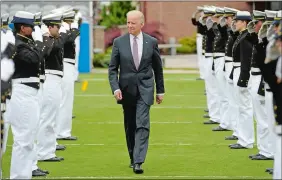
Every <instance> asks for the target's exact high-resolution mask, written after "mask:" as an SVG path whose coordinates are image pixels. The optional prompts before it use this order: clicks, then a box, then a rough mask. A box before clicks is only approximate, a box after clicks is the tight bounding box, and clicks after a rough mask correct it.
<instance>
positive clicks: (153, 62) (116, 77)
mask: <svg viewBox="0 0 282 180" xmlns="http://www.w3.org/2000/svg"><path fill="white" fill-rule="evenodd" d="M154 79H155V82H156V91H157V94H161V93H164V92H165V89H164V79H163V68H162V60H161V57H160V52H159V48H158V42H157V40H156V39H155V38H153V37H151V36H149V35H147V34H145V33H143V52H142V58H141V61H140V65H139V68H138V69H136V67H135V65H134V60H133V56H132V53H131V46H130V36H129V34H125V35H123V36H120V37H118V38H116V39H115V40H114V43H113V49H112V56H111V62H110V65H109V82H110V86H111V89H112V93H114V91H115V90H117V89H120V90H121V91H122V95H123V100H122V101H121V102H118V103H121V104H127V103H135V102H136V97H137V96H138V95H139V94H140V96H141V98H142V99H143V101H144V102H145V103H146V104H147V105H152V104H154Z"/></svg>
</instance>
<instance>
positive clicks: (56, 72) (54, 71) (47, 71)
mask: <svg viewBox="0 0 282 180" xmlns="http://www.w3.org/2000/svg"><path fill="white" fill-rule="evenodd" d="M45 74H54V75H59V76H64V73H63V71H58V70H53V69H45Z"/></svg>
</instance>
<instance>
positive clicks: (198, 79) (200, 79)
mask: <svg viewBox="0 0 282 180" xmlns="http://www.w3.org/2000/svg"><path fill="white" fill-rule="evenodd" d="M196 80H197V81H202V80H204V79H203V78H200V77H198V78H197V79H196Z"/></svg>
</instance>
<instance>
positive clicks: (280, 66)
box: [275, 56, 282, 79]
mask: <svg viewBox="0 0 282 180" xmlns="http://www.w3.org/2000/svg"><path fill="white" fill-rule="evenodd" d="M275 75H276V76H277V78H278V79H281V78H282V57H281V56H280V58H279V59H278V62H277V65H276V71H275Z"/></svg>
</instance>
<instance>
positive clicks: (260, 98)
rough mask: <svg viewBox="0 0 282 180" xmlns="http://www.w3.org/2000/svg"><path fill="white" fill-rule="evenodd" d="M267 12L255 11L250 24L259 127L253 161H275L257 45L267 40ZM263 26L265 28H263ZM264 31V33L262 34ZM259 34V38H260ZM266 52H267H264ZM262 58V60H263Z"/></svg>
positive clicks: (254, 107)
mask: <svg viewBox="0 0 282 180" xmlns="http://www.w3.org/2000/svg"><path fill="white" fill-rule="evenodd" d="M265 17H266V16H265V12H261V11H257V10H253V20H252V21H251V22H250V23H249V24H248V31H249V33H250V41H251V42H252V44H253V51H252V59H251V77H250V78H251V96H252V102H253V111H254V118H255V120H256V122H257V123H256V125H257V128H256V130H257V144H258V150H259V152H258V154H255V155H251V156H249V157H250V158H251V159H252V160H269V159H273V156H274V148H273V145H274V144H273V141H272V139H273V138H272V136H271V135H272V134H271V133H270V129H269V127H268V124H269V123H268V118H267V114H266V107H265V96H264V95H265V93H264V84H263V78H262V73H261V71H260V69H259V68H258V66H257V63H256V60H255V59H257V58H261V57H258V56H257V55H258V54H257V49H256V45H257V44H258V42H259V39H263V40H264V39H265V38H266V30H264V29H265V27H264V21H265ZM262 25H263V26H262ZM262 31H264V32H262ZM258 34H259V36H258ZM263 51H264V52H265V50H263ZM263 57H265V56H263ZM263 57H262V58H263Z"/></svg>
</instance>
